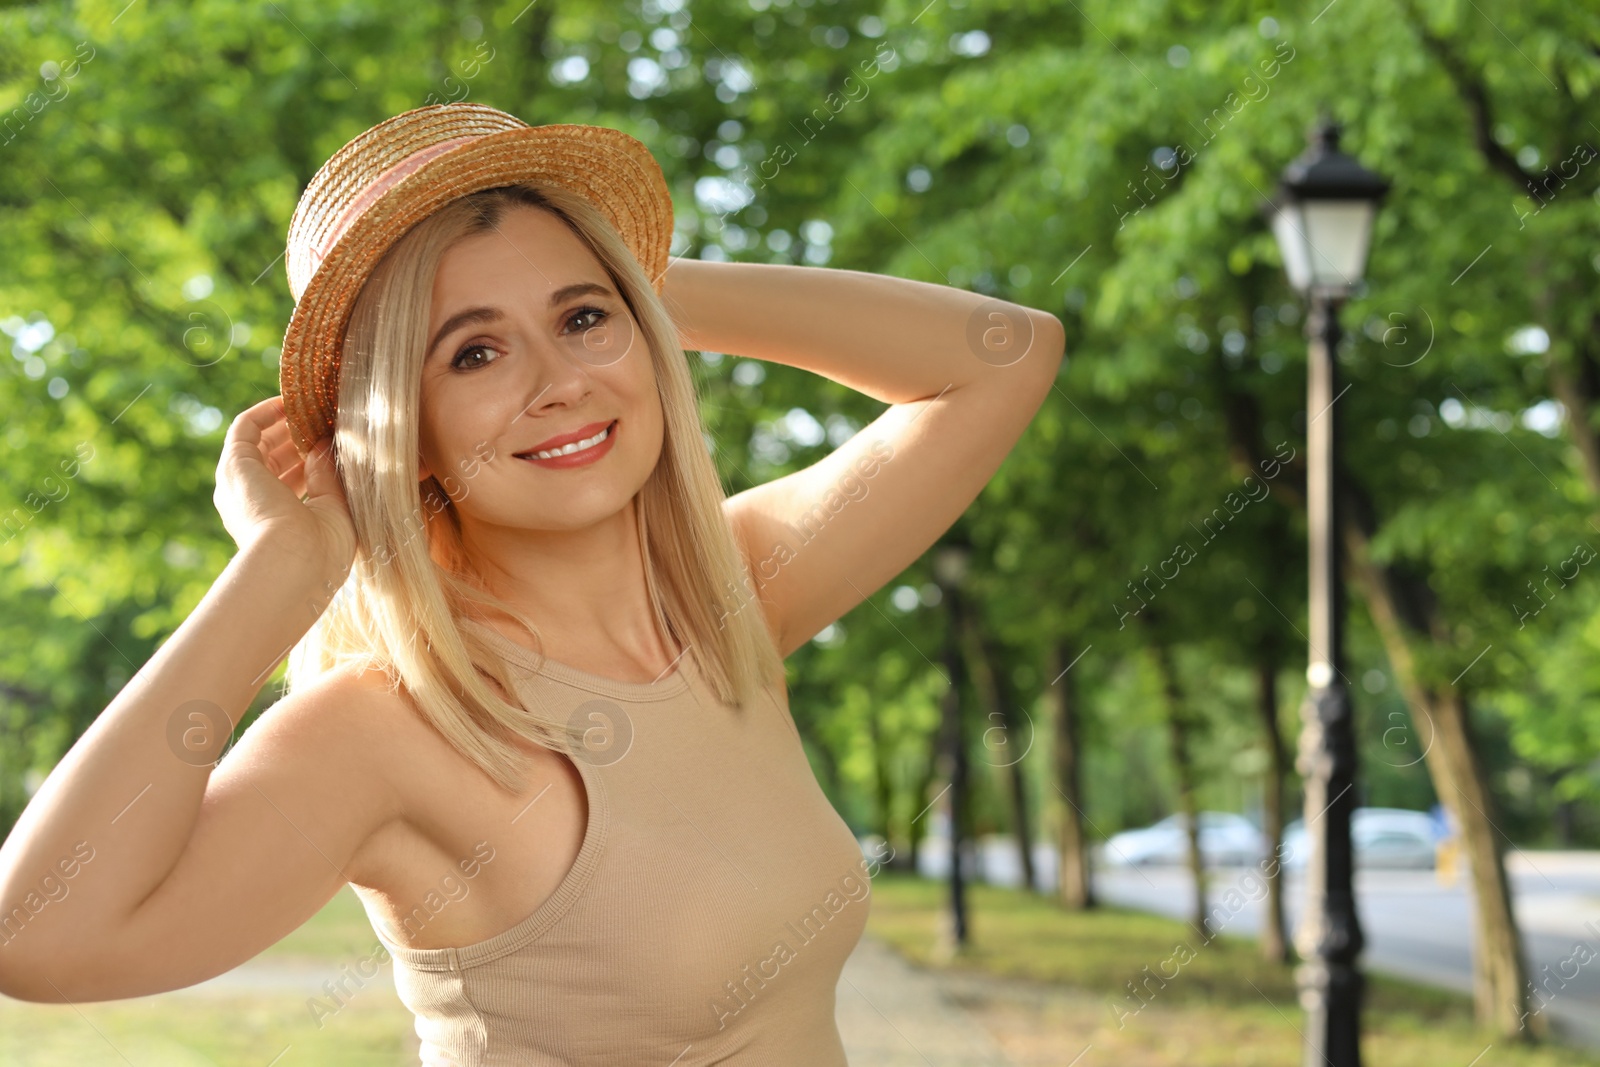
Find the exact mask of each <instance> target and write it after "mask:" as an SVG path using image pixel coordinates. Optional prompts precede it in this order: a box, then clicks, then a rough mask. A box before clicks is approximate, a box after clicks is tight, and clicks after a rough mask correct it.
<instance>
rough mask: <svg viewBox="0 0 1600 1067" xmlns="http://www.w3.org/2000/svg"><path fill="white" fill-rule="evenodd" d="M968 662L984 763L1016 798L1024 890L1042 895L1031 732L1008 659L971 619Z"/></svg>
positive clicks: (1013, 808)
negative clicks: (1022, 726) (1030, 775)
mask: <svg viewBox="0 0 1600 1067" xmlns="http://www.w3.org/2000/svg"><path fill="white" fill-rule="evenodd" d="M967 631H968V632H967V638H968V640H967V658H968V661H969V663H970V664H971V669H972V677H973V681H975V682H976V683H977V685H976V689H977V691H978V693H979V694H980V696H981V698H982V701H983V703H984V705H985V707H984V721H985V722H986V723H988V724H989V725H988V726H986V727H985V728H984V731H983V758H984V760H985V761H986V762H987V763H988V764H989V765H990V766H991V767H995V768H997V769H999V770H1000V771H1001V773H1003V774H1004V775H1005V776H1006V779H1007V784H1008V786H1009V787H1010V789H1009V792H1010V795H1011V828H1012V832H1013V833H1014V835H1015V836H1016V839H1017V849H1018V851H1019V852H1020V853H1021V854H1022V884H1023V885H1025V886H1026V887H1027V889H1028V891H1029V892H1033V891H1034V890H1036V889H1038V887H1039V883H1038V881H1037V880H1036V879H1035V878H1034V873H1033V832H1032V823H1031V821H1030V820H1029V818H1028V779H1027V777H1026V776H1025V774H1024V773H1023V767H1022V757H1023V755H1024V754H1025V753H1026V752H1027V750H1028V748H1029V746H1030V745H1031V744H1032V732H1031V730H1030V731H1028V732H1026V733H1024V732H1023V731H1019V730H1018V729H1017V714H1016V709H1017V693H1016V686H1014V685H1013V684H1012V683H1011V676H1010V674H1009V673H1007V671H1006V657H1005V654H1004V652H1003V651H1002V650H1001V648H1000V646H999V644H998V643H997V642H995V641H994V640H992V639H990V638H986V637H984V636H983V635H981V634H979V633H978V630H977V627H976V626H975V625H973V621H972V619H971V617H969V618H968V619H967Z"/></svg>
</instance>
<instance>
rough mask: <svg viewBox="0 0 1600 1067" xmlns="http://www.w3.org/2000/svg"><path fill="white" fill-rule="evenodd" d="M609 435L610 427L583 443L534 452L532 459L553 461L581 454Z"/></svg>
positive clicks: (577, 442) (575, 442) (578, 442)
mask: <svg viewBox="0 0 1600 1067" xmlns="http://www.w3.org/2000/svg"><path fill="white" fill-rule="evenodd" d="M610 434H611V427H610V426H607V427H606V428H605V429H603V430H601V431H600V432H599V433H597V434H595V435H594V436H593V437H591V438H589V439H588V440H585V441H574V442H572V443H571V444H570V445H562V446H561V447H560V448H552V449H550V450H549V451H547V452H535V453H534V458H536V459H554V458H556V457H557V456H570V455H572V453H574V452H582V451H583V450H584V449H586V448H593V447H594V446H595V445H597V444H599V443H600V442H601V441H604V440H605V439H606V438H607V437H608V436H610Z"/></svg>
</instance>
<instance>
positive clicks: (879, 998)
mask: <svg viewBox="0 0 1600 1067" xmlns="http://www.w3.org/2000/svg"><path fill="white" fill-rule="evenodd" d="M337 977H339V975H338V972H336V971H334V970H331V969H329V968H326V967H321V966H316V965H292V964H291V965H285V964H281V963H274V962H271V961H270V960H253V961H251V962H250V963H246V964H244V965H243V966H241V967H236V968H234V969H233V970H231V971H229V972H228V973H227V974H223V975H219V976H217V977H216V978H213V979H211V980H210V981H208V982H203V983H201V984H200V985H197V986H191V987H189V988H188V989H185V990H180V991H177V992H175V993H172V994H164V995H167V996H182V995H206V994H219V995H230V994H232V995H237V994H239V993H249V992H255V991H259V992H272V993H283V992H294V991H301V992H304V993H305V994H306V995H307V996H314V995H319V994H320V993H321V991H322V983H323V982H325V981H327V980H329V979H331V978H337ZM971 983H972V979H970V978H962V977H958V976H952V975H949V974H945V973H942V972H938V971H927V970H923V969H922V968H919V967H916V966H914V965H912V964H910V963H908V962H907V961H906V960H905V959H904V958H903V957H901V956H900V955H899V954H898V953H896V952H895V951H894V950H893V949H891V948H890V947H889V946H888V945H886V944H884V943H883V942H882V941H879V940H878V939H876V938H874V937H872V936H870V935H866V936H863V937H862V939H861V941H860V943H859V944H857V946H856V950H855V952H853V953H852V954H851V956H850V958H849V959H848V960H847V961H845V966H844V970H843V972H842V973H841V975H840V977H839V986H838V992H837V994H836V1005H837V1007H836V1013H835V1018H836V1019H837V1020H838V1023H839V1033H840V1035H841V1036H842V1037H843V1039H844V1045H845V1052H846V1054H847V1055H848V1056H849V1059H850V1064H851V1067H1017V1065H1016V1064H1015V1063H1014V1061H1012V1060H1010V1059H1008V1058H1007V1057H1006V1056H1005V1055H1004V1054H1003V1053H1002V1052H1001V1050H1000V1046H999V1045H998V1044H997V1043H996V1042H995V1039H994V1038H993V1036H991V1035H990V1033H989V1031H988V1030H987V1029H985V1028H984V1027H983V1025H982V1024H981V1023H979V1022H978V1021H977V1019H976V1018H975V1017H974V1016H973V1015H972V1014H971V1013H969V1012H968V1011H967V1010H966V1008H964V1007H963V1006H962V1004H961V1003H960V1000H961V997H962V995H963V994H962V992H961V991H962V990H963V989H965V988H967V987H968V986H970V985H971ZM377 988H378V990H379V991H380V994H381V995H384V996H391V997H392V996H393V995H394V990H393V986H392V984H391V981H390V979H389V977H388V974H387V972H384V974H383V975H382V977H381V979H379V980H378V984H377Z"/></svg>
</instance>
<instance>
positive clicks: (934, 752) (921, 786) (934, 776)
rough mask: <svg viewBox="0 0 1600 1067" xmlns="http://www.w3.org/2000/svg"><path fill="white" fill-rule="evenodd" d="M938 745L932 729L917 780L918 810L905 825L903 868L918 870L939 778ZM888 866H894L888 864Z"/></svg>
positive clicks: (936, 731) (938, 737) (937, 733)
mask: <svg viewBox="0 0 1600 1067" xmlns="http://www.w3.org/2000/svg"><path fill="white" fill-rule="evenodd" d="M939 745H940V735H939V731H938V730H934V731H933V733H932V734H931V735H930V736H929V738H928V760H927V764H926V765H925V766H924V767H923V769H922V777H921V778H920V779H918V781H917V792H916V795H917V807H918V811H917V812H916V813H915V814H913V815H912V816H911V823H910V825H908V826H907V827H906V837H907V840H908V841H909V842H910V844H911V847H910V849H909V850H908V854H907V856H906V861H905V869H906V870H909V871H916V870H918V869H919V868H918V866H917V856H918V854H919V853H920V852H921V851H922V839H923V837H925V836H926V835H927V831H928V815H929V813H930V812H931V811H933V804H934V797H933V796H932V795H931V794H932V792H933V786H934V783H935V782H937V781H938V780H939ZM890 866H894V865H893V864H890Z"/></svg>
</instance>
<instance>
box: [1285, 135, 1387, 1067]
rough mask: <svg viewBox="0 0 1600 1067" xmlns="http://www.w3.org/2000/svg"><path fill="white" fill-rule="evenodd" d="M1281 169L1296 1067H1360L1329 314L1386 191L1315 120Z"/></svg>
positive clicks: (1352, 276)
mask: <svg viewBox="0 0 1600 1067" xmlns="http://www.w3.org/2000/svg"><path fill="white" fill-rule="evenodd" d="M1310 141H1311V146H1310V148H1308V149H1307V150H1306V151H1305V153H1304V154H1302V155H1301V156H1300V157H1299V158H1298V159H1296V160H1295V161H1294V162H1293V163H1291V164H1289V166H1288V167H1287V168H1286V169H1285V170H1284V172H1283V177H1282V179H1281V182H1280V185H1279V188H1278V194H1277V196H1276V197H1274V199H1273V202H1272V203H1271V204H1270V205H1268V210H1269V213H1270V216H1271V220H1272V230H1273V234H1274V235H1275V236H1276V237H1277V240H1278V246H1279V248H1280V250H1281V251H1282V253H1283V263H1284V267H1285V269H1286V270H1287V271H1288V274H1289V283H1290V284H1291V285H1292V286H1294V288H1295V289H1296V290H1298V291H1299V292H1300V293H1301V294H1302V295H1304V296H1306V297H1307V298H1308V299H1309V301H1310V314H1309V315H1308V316H1307V317H1306V336H1307V338H1308V339H1309V341H1310V351H1309V359H1308V369H1307V380H1306V417H1307V419H1308V420H1309V421H1308V422H1307V423H1306V465H1307V470H1306V514H1307V524H1308V527H1309V541H1310V548H1311V552H1310V556H1311V559H1310V564H1311V574H1310V609H1311V620H1310V621H1311V627H1310V629H1311V636H1310V639H1309V644H1310V646H1311V647H1310V653H1311V654H1310V665H1309V666H1308V668H1307V670H1306V680H1307V681H1308V682H1309V683H1310V688H1309V690H1308V691H1307V693H1306V700H1305V703H1304V705H1302V707H1301V709H1300V714H1301V732H1300V752H1299V758H1298V761H1297V765H1298V768H1299V770H1300V773H1301V774H1302V775H1303V776H1304V779H1305V824H1306V830H1307V834H1308V838H1309V840H1310V842H1311V855H1310V856H1309V857H1308V858H1307V862H1306V867H1305V879H1306V902H1305V911H1304V914H1303V917H1302V919H1301V923H1300V929H1299V930H1298V931H1297V932H1296V936H1295V947H1296V948H1297V949H1298V950H1299V953H1300V957H1301V959H1302V960H1303V961H1304V962H1303V963H1302V964H1301V966H1300V967H1299V969H1298V970H1297V972H1296V975H1295V977H1296V980H1297V982H1298V985H1299V987H1300V1003H1301V1004H1302V1006H1304V1008H1305V1009H1306V1013H1307V1017H1308V1018H1307V1026H1306V1031H1305V1039H1306V1046H1305V1053H1304V1063H1305V1067H1324V1065H1326V1067H1360V1063H1361V998H1362V989H1363V984H1364V983H1363V979H1362V976H1361V972H1360V970H1359V969H1358V968H1357V966H1356V958H1357V957H1358V956H1359V955H1360V954H1361V948H1362V945H1363V944H1364V941H1363V938H1362V935H1361V924H1360V922H1359V921H1358V919H1357V917H1356V906H1355V894H1354V890H1353V885H1352V881H1353V879H1352V874H1353V868H1354V856H1353V854H1352V850H1351V847H1350V816H1351V813H1352V812H1353V811H1354V810H1355V803H1356V801H1355V796H1354V795H1353V789H1354V786H1355V770H1356V748H1355V733H1354V730H1353V729H1352V728H1351V719H1350V713H1351V708H1350V695H1349V692H1348V690H1347V689H1346V687H1345V682H1344V673H1343V665H1344V587H1343V583H1342V575H1341V573H1340V566H1339V548H1338V545H1339V540H1338V538H1339V505H1338V492H1337V482H1336V478H1337V471H1338V442H1339V437H1338V432H1337V427H1338V422H1339V419H1338V412H1337V409H1336V407H1335V402H1336V401H1337V400H1338V399H1339V396H1340V390H1339V374H1338V366H1337V360H1336V358H1335V354H1336V350H1337V348H1338V344H1339V307H1340V305H1341V304H1342V303H1343V302H1344V300H1345V298H1346V297H1348V296H1349V294H1350V292H1351V290H1352V289H1354V288H1355V286H1356V285H1357V284H1359V283H1360V281H1361V275H1362V271H1363V269H1364V268H1365V266H1366V259H1367V246H1368V243H1369V241H1370V238H1371V236H1372V221H1373V217H1374V216H1375V215H1376V213H1377V208H1378V202H1379V201H1380V200H1381V199H1382V197H1383V194H1384V193H1385V192H1386V191H1387V190H1388V187H1389V186H1388V183H1387V182H1386V181H1384V180H1383V179H1382V178H1380V177H1379V176H1378V175H1376V174H1373V173H1372V172H1371V171H1368V170H1366V169H1365V168H1363V167H1362V166H1361V164H1360V163H1358V162H1356V160H1355V159H1354V158H1352V157H1350V156H1348V155H1345V154H1344V153H1343V152H1341V151H1339V127H1338V126H1336V125H1334V124H1333V123H1331V122H1329V121H1326V120H1324V121H1322V122H1319V123H1318V124H1317V126H1316V127H1315V128H1314V129H1313V130H1312V131H1311V137H1310Z"/></svg>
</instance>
